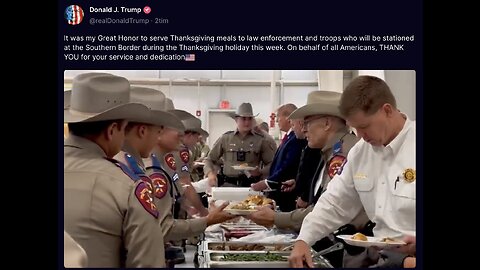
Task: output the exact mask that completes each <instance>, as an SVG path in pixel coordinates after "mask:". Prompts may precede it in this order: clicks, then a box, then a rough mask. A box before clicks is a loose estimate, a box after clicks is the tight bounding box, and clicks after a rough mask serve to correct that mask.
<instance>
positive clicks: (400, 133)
mask: <svg viewBox="0 0 480 270" xmlns="http://www.w3.org/2000/svg"><path fill="white" fill-rule="evenodd" d="M332 109H333V108H332ZM339 112H341V115H340V116H342V117H344V119H346V121H347V123H348V124H349V125H350V126H352V127H353V128H355V129H356V131H357V134H358V136H359V137H361V138H362V139H361V140H360V141H359V142H358V143H357V144H355V146H354V147H353V148H352V149H351V150H350V154H349V160H348V162H347V163H344V162H343V163H342V164H341V165H339V166H334V167H333V168H332V169H334V170H335V171H336V176H335V177H334V179H333V180H332V182H331V183H330V184H329V187H328V189H327V190H326V191H325V192H324V193H323V194H322V196H321V197H320V199H319V200H318V201H317V203H316V204H315V207H314V209H313V211H312V212H311V213H309V214H308V215H307V216H306V217H305V219H304V221H303V224H302V228H301V230H300V234H299V236H298V238H297V241H296V242H295V246H294V249H293V251H292V253H291V255H290V258H289V260H290V264H291V266H293V267H303V265H304V263H305V262H306V263H307V264H308V265H309V266H310V267H311V266H313V264H312V257H311V253H310V246H311V245H312V244H313V243H314V242H315V241H317V240H318V239H321V238H323V237H325V236H327V235H328V234H330V233H332V232H333V231H334V230H336V229H337V228H338V227H339V226H341V225H342V224H345V223H347V222H349V221H350V220H352V219H353V218H354V217H355V216H357V215H359V214H360V213H361V212H362V211H366V213H367V215H368V217H369V218H370V219H371V220H372V221H373V222H375V223H376V226H375V227H374V228H373V233H374V235H375V237H379V238H383V237H391V238H392V237H393V238H395V237H399V238H401V237H403V236H406V235H412V236H415V209H416V207H415V206H416V205H415V204H416V203H415V198H416V197H415V196H416V192H415V188H416V172H415V166H416V165H415V146H416V145H415V139H416V136H415V122H414V121H411V120H410V119H408V117H407V116H406V115H405V114H402V113H401V112H400V111H399V110H398V109H397V106H396V101H395V97H394V95H393V94H392V92H391V90H390V87H389V86H388V85H387V84H386V83H385V81H383V80H382V79H380V78H377V77H374V76H358V77H357V78H355V79H353V80H352V82H350V84H349V85H348V86H347V87H346V88H345V90H344V91H343V93H342V96H341V100H340V106H339ZM317 121H326V120H317ZM311 125H313V123H311ZM335 149H338V148H336V147H335V146H334V152H335ZM328 171H329V172H330V170H328ZM403 249H408V245H405V246H402V247H401V248H399V249H396V251H404V250H403ZM369 251H372V252H373V251H374V249H369ZM405 251H406V250H405ZM409 255H412V254H403V257H401V258H403V260H404V259H405V258H406V257H407V256H409ZM377 259H378V257H377ZM367 266H368V265H367Z"/></svg>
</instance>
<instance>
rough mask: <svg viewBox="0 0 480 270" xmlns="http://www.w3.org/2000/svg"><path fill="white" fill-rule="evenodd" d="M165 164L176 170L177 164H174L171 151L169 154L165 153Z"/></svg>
mask: <svg viewBox="0 0 480 270" xmlns="http://www.w3.org/2000/svg"><path fill="white" fill-rule="evenodd" d="M164 159H165V164H167V166H168V167H169V168H170V169H172V170H174V171H176V170H177V165H176V162H175V157H174V156H173V154H172V153H169V154H166V155H165V158H164Z"/></svg>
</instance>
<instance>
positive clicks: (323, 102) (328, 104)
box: [288, 90, 344, 119]
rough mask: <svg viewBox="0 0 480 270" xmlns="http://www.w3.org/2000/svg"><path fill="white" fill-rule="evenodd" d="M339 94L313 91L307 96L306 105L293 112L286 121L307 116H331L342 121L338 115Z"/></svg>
mask: <svg viewBox="0 0 480 270" xmlns="http://www.w3.org/2000/svg"><path fill="white" fill-rule="evenodd" d="M341 96H342V94H341V93H338V92H333V91H324V90H321V91H313V92H310V93H309V94H308V97H307V105H305V106H302V107H300V108H298V109H296V110H295V111H293V112H292V113H291V114H290V116H288V119H304V118H305V117H307V116H309V115H318V114H320V115H333V116H337V117H340V118H342V119H344V117H343V116H342V115H341V114H340V110H339V108H338V106H339V105H340V97H341Z"/></svg>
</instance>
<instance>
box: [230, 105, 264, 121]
mask: <svg viewBox="0 0 480 270" xmlns="http://www.w3.org/2000/svg"><path fill="white" fill-rule="evenodd" d="M258 115H259V114H258V113H257V114H256V115H253V108H252V104H250V103H242V104H240V106H238V108H237V111H236V112H235V113H231V114H230V117H232V118H234V119H235V118H236V117H257V116H258Z"/></svg>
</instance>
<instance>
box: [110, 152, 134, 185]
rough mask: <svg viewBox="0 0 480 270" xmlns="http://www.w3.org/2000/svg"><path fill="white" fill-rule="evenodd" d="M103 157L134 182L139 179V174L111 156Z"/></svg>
mask: <svg viewBox="0 0 480 270" xmlns="http://www.w3.org/2000/svg"><path fill="white" fill-rule="evenodd" d="M105 159H106V160H108V161H110V162H112V163H113V164H115V166H117V167H119V168H120V169H121V170H122V171H123V173H125V174H126V175H127V176H128V177H130V179H132V180H133V181H134V182H136V181H138V180H140V176H138V175H136V174H135V173H134V172H133V171H132V170H131V169H130V168H129V167H128V166H127V165H125V164H123V163H122V162H120V161H118V160H116V159H113V158H105Z"/></svg>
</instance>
